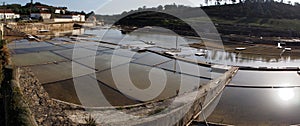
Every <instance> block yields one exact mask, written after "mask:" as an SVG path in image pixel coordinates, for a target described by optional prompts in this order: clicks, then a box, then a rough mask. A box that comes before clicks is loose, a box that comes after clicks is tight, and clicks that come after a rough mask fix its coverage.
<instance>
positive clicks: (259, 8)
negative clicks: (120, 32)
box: [97, 0, 300, 37]
mask: <svg viewBox="0 0 300 126" xmlns="http://www.w3.org/2000/svg"><path fill="white" fill-rule="evenodd" d="M200 9H203V10H204V11H205V12H206V13H207V15H208V16H209V18H210V19H211V20H212V21H213V22H214V23H215V24H218V26H217V29H218V31H219V32H221V33H222V34H241V35H254V36H284V37H299V34H300V13H299V12H300V5H299V4H296V5H289V4H285V3H279V2H249V1H247V0H246V1H245V2H243V3H238V4H228V5H218V6H205V7H201V8H200V7H187V6H181V5H175V4H173V5H166V6H164V7H163V8H162V6H159V7H157V8H139V9H138V10H132V11H129V12H123V13H122V14H119V15H111V16H108V15H98V16H97V18H98V19H99V20H104V21H105V22H106V23H115V24H118V25H127V26H138V27H141V26H143V25H154V26H167V27H168V28H169V27H173V28H174V27H178V28H179V26H180V24H184V23H183V22H180V21H178V20H174V19H173V18H170V19H169V20H168V19H166V18H164V17H165V14H164V13H165V12H172V13H176V14H177V15H179V16H181V17H183V18H185V20H189V21H193V22H195V23H201V22H202V20H203V17H199V16H198V15H199V14H198V12H199V10H200ZM140 11H145V12H146V13H148V15H145V14H141V13H140ZM151 11H155V12H152V13H151V14H150V15H149V12H151ZM137 12H139V13H137ZM142 13H143V12H142ZM154 13H156V14H154ZM121 17H125V18H123V19H121ZM119 19H121V20H119ZM117 20H118V21H117ZM181 29H182V28H181ZM183 29H186V28H183Z"/></svg>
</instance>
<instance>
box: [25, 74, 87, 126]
mask: <svg viewBox="0 0 300 126" xmlns="http://www.w3.org/2000/svg"><path fill="white" fill-rule="evenodd" d="M19 81H20V88H21V92H23V96H24V99H25V101H26V102H27V104H28V106H29V109H30V110H31V112H32V115H33V116H34V118H35V120H36V122H37V124H38V125H78V124H76V123H74V122H73V121H71V120H70V119H69V118H68V117H67V114H66V113H65V111H70V110H83V109H82V108H78V107H74V106H70V105H66V104H62V103H58V102H56V101H54V100H52V99H51V98H50V97H49V95H48V93H47V92H46V91H45V89H44V88H43V86H42V85H41V83H40V82H39V81H38V79H37V78H36V77H35V76H34V74H33V72H31V71H30V69H29V68H21V69H20V77H19Z"/></svg>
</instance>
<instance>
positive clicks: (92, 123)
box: [84, 115, 97, 126]
mask: <svg viewBox="0 0 300 126" xmlns="http://www.w3.org/2000/svg"><path fill="white" fill-rule="evenodd" d="M84 120H85V122H86V124H84V125H85V126H96V125H97V124H96V120H95V119H94V118H93V117H92V116H91V115H89V118H85V119H84Z"/></svg>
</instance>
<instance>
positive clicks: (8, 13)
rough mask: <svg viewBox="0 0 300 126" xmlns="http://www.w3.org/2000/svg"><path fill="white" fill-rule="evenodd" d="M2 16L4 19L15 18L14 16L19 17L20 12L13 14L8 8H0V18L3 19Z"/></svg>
mask: <svg viewBox="0 0 300 126" xmlns="http://www.w3.org/2000/svg"><path fill="white" fill-rule="evenodd" d="M4 17H6V19H16V18H20V14H15V13H14V12H13V11H12V10H10V9H5V10H4V9H0V19H1V20H2V19H4Z"/></svg>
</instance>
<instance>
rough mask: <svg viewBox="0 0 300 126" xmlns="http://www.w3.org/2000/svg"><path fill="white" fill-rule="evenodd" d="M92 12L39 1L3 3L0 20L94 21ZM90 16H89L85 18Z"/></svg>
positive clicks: (0, 8) (0, 9)
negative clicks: (23, 4) (24, 3)
mask: <svg viewBox="0 0 300 126" xmlns="http://www.w3.org/2000/svg"><path fill="white" fill-rule="evenodd" d="M93 15H94V12H90V13H89V14H85V12H75V11H69V10H68V8H67V7H54V6H49V5H45V4H41V3H39V2H36V3H34V4H33V3H27V4H26V5H25V6H21V5H19V4H11V5H3V6H1V7H0V20H1V21H7V22H85V21H96V18H95V17H94V16H93ZM87 17H90V18H87Z"/></svg>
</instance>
